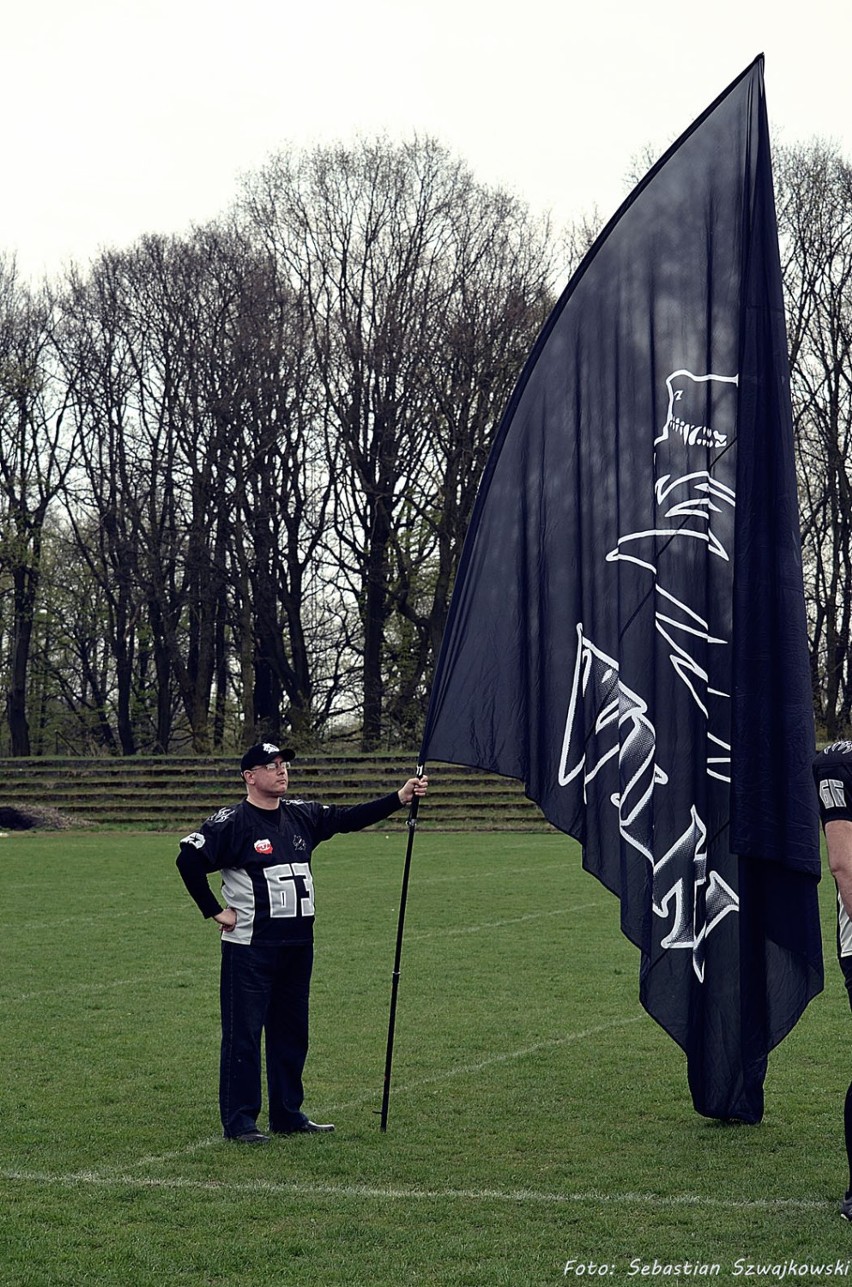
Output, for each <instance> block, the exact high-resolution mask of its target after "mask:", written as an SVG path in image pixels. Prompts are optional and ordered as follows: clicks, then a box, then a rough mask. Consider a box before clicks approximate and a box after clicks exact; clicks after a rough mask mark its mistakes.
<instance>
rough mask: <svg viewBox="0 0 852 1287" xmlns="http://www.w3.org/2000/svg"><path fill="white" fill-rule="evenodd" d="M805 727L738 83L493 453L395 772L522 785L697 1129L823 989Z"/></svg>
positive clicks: (747, 93)
mask: <svg viewBox="0 0 852 1287" xmlns="http://www.w3.org/2000/svg"><path fill="white" fill-rule="evenodd" d="M813 748H814V727H813V714H812V701H811V686H810V677H809V669H808V659H807V641H806V620H805V608H804V596H803V591H802V571H801V561H800V545H799V526H798V505H797V497H796V482H795V471H794V459H793V436H792V416H791V407H790V392H789V368H788V360H787V349H786V336H785V326H784V308H783V299H782V293H781V270H780V261H779V254H778V237H777V228H776V222H775V204H774V196H773V190H772V172H771V163H770V153H769V133H768V126H767V117H766V105H765V97H764V86H763V59H762V57H760V58H758V59H756V60H755V62H754V63H753V64H752V65H751V66H750V67H748V68H747V69H746V70H745V71H744V72H743V73H742V75H741V76H739V77H738V78H737V80H736V81H734V83H733V84H732V85H731V86H730V87H729V88H728V89H727V90H726V91H725V92H724V93H723V94H722V95H720V97H719V98H718V99H717V100H716V101H715V102H714V103H713V104H712V105H711V106H710V107H709V108H708V109H707V110H706V112H704V114H703V115H702V116H701V117H700V118H699V119H698V120H697V121H696V122H695V123H694V124H693V125H692V126H691V127H690V128H689V130H687V132H686V133H685V134H684V135H683V136H682V137H681V138H680V139H679V140H678V142H677V143H675V144H674V145H673V146H672V147H671V148H670V149H669V151H668V152H667V153H666V155H665V156H664V157H663V158H662V159H661V160H660V161H659V162H658V163H657V164H656V165H655V166H654V167H653V169H652V170H651V171H650V172H649V173H648V175H647V176H646V177H645V178H644V180H643V181H642V182H641V183H640V184H639V185H638V187H637V188H636V189H635V190H634V191H633V192H632V193H631V195H630V196H629V197H628V199H627V200H626V201H625V203H624V205H623V206H622V207H621V209H620V210H619V211H618V213H617V214H616V215H615V216H614V217H613V219H612V220H611V221H610V223H609V224H608V225H607V227H606V228H605V229H604V231H603V233H602V234H601V236H600V237H599V238H598V240H597V241H596V243H595V244H594V246H593V247H592V249H591V250H590V252H589V253H588V255H587V256H586V258H585V259H584V261H583V263H582V264H581V265H580V268H579V269H578V271H577V272H576V273H575V275H574V277H573V278H572V280H571V281H570V283H569V284H568V286H567V288H566V289H565V291H564V293H563V295H562V297H561V298H560V300H559V302H558V304H557V306H556V308H555V309H554V311H553V313H552V315H551V316H550V318H549V319H548V322H547V324H546V325H545V327H544V330H543V332H542V334H541V335H540V337H539V339H538V341H537V343H536V345H535V347H534V349H533V351H532V353H531V354H530V357H529V359H528V361H527V363H526V366H525V368H524V370H523V372H522V375H521V378H520V380H519V383H518V386H517V388H516V390H515V392H514V394H513V396H512V399H511V401H510V404H509V406H508V409H507V411H506V414H505V416H504V418H503V421H502V423H501V425H500V427H499V429H498V431H497V434H496V436H495V441H494V445H493V447H492V451H491V455H490V457H489V460H488V462H487V465H486V469H485V472H484V475H483V479H482V483H481V486H480V490H479V495H478V498H477V502H476V505H475V508H474V512H473V516H472V519H471V524H470V529H469V531H468V535H467V539H466V543H465V547H464V551H463V554H462V559H461V563H460V567H459V573H458V578H457V582H456V586H455V590H454V594H453V600H452V605H451V611H450V616H449V620H448V624H447V629H446V632H445V636H444V641H443V645H442V649H441V654H440V658H439V661H438V666H437V670H436V674H435V678H434V683H433V688H432V694H431V700H430V706H429V712H428V715H427V721H426V727H425V730H424V736H423V744H422V748H421V761H422V762H423V763H426V762H427V761H430V760H439V761H447V762H450V763H457V764H468V765H472V766H476V767H479V768H483V769H487V770H491V771H493V772H495V773H499V774H504V775H507V776H509V777H515V778H519V779H521V780H522V781H523V782H524V784H525V789H526V793H527V795H528V796H529V797H530V798H531V799H532V800H534V801H536V802H537V803H538V804H539V806H540V807H541V809H542V811H543V812H544V814H545V816H546V817H547V818H548V819H549V820H550V821H551V822H552V823H553V824H554V825H555V826H556V827H558V828H560V829H561V830H563V831H565V832H567V833H568V834H570V835H572V836H574V837H576V838H577V839H578V840H579V841H580V842H581V844H582V846H583V863H584V866H585V867H586V868H587V870H589V871H590V872H592V873H594V875H595V876H597V877H598V878H599V879H600V880H601V881H602V882H603V884H604V885H605V886H606V887H607V888H608V889H610V890H611V891H612V892H613V893H614V894H616V895H617V897H618V898H619V899H620V903H621V926H622V929H623V931H624V933H625V934H626V935H627V936H628V938H629V939H630V940H631V941H632V942H633V943H635V944H636V945H637V947H638V948H639V949H640V950H641V967H640V999H641V1002H642V1004H643V1005H644V1007H645V1008H646V1009H647V1011H648V1012H649V1013H650V1014H651V1015H652V1016H653V1018H654V1019H656V1021H657V1022H658V1023H659V1024H660V1025H661V1026H662V1027H663V1028H664V1029H665V1030H666V1031H667V1032H668V1033H669V1034H670V1035H671V1036H672V1037H673V1038H674V1040H675V1041H676V1042H677V1043H678V1044H679V1045H680V1046H681V1047H682V1048H683V1050H684V1051H685V1052H686V1056H687V1071H688V1079H689V1086H690V1090H691V1094H692V1100H693V1103H694V1105H695V1108H696V1109H697V1110H698V1112H700V1113H703V1114H705V1115H706V1116H708V1117H715V1118H723V1119H724V1118H733V1119H738V1120H742V1121H746V1122H757V1121H759V1120H760V1119H761V1117H762V1115H763V1087H764V1079H765V1074H766V1067H767V1056H768V1053H769V1051H770V1050H771V1049H772V1048H773V1046H774V1045H776V1044H777V1043H778V1042H779V1041H781V1039H782V1038H783V1037H784V1036H785V1035H786V1034H787V1033H788V1032H789V1030H790V1029H791V1028H792V1027H793V1025H794V1024H795V1023H796V1021H797V1020H798V1018H799V1017H800V1015H801V1014H802V1012H803V1010H804V1009H805V1007H806V1005H807V1004H808V1002H809V1001H810V1000H811V999H812V998H813V997H814V996H815V995H816V994H817V993H818V992H819V991H820V990H821V988H822V948H821V940H820V929H819V916H818V906H817V883H818V880H819V874H820V866H819V842H818V826H817V810H816V800H815V797H814V790H813V784H812V779H811V760H812V757H813Z"/></svg>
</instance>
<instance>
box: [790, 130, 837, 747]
mask: <svg viewBox="0 0 852 1287" xmlns="http://www.w3.org/2000/svg"><path fill="white" fill-rule="evenodd" d="M775 173H776V185H777V189H778V222H779V231H780V235H781V249H782V264H783V273H784V289H785V302H786V308H787V321H788V334H789V348H790V364H791V384H792V395H793V410H794V418H795V426H796V448H797V454H798V462H799V486H800V494H801V502H802V541H803V557H804V566H805V580H806V595H807V601H808V613H809V623H810V648H811V672H812V677H813V686H814V705H815V711H816V716H817V720H818V722H819V723H820V725H821V726H822V727H823V729H824V730H825V732H826V734H827V735H828V736H829V737H835V736H837V735H838V734H839V733H841V732H843V731H845V730H846V729H847V728H848V725H849V718H850V706H852V651H850V648H852V642H850V628H852V616H851V615H850V614H852V463H850V462H852V167H850V165H849V163H848V162H846V161H845V160H843V158H842V157H841V156H840V155H839V153H838V152H837V150H836V149H835V148H834V147H832V146H830V145H829V144H826V143H824V142H821V141H815V142H813V143H811V144H809V145H806V146H796V147H791V148H781V149H780V150H779V152H778V154H777V157H776V162H775Z"/></svg>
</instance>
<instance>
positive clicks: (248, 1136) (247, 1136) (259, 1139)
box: [227, 1131, 269, 1144]
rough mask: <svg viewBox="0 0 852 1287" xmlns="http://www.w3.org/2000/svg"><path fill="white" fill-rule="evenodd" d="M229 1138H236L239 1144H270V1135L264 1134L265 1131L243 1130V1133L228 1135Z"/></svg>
mask: <svg viewBox="0 0 852 1287" xmlns="http://www.w3.org/2000/svg"><path fill="white" fill-rule="evenodd" d="M227 1138H228V1139H229V1140H234V1141H235V1142H236V1143H237V1144H268V1143H269V1136H268V1135H264V1133H263V1131H243V1133H242V1135H228V1136H227Z"/></svg>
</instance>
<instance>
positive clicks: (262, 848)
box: [254, 840, 272, 854]
mask: <svg viewBox="0 0 852 1287" xmlns="http://www.w3.org/2000/svg"><path fill="white" fill-rule="evenodd" d="M254 847H255V849H256V850H257V852H258V853H259V854H271V853H272V841H271V840H255V842H254Z"/></svg>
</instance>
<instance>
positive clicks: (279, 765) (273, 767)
mask: <svg viewBox="0 0 852 1287" xmlns="http://www.w3.org/2000/svg"><path fill="white" fill-rule="evenodd" d="M259 767H260V768H262V769H266V770H267V771H268V772H269V773H277V772H278V770H279V769H286V770H287V772H288V773H289V772H290V765H289V764H288V763H287V761H286V760H273V762H272V763H271V764H261V765H260V766H259Z"/></svg>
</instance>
